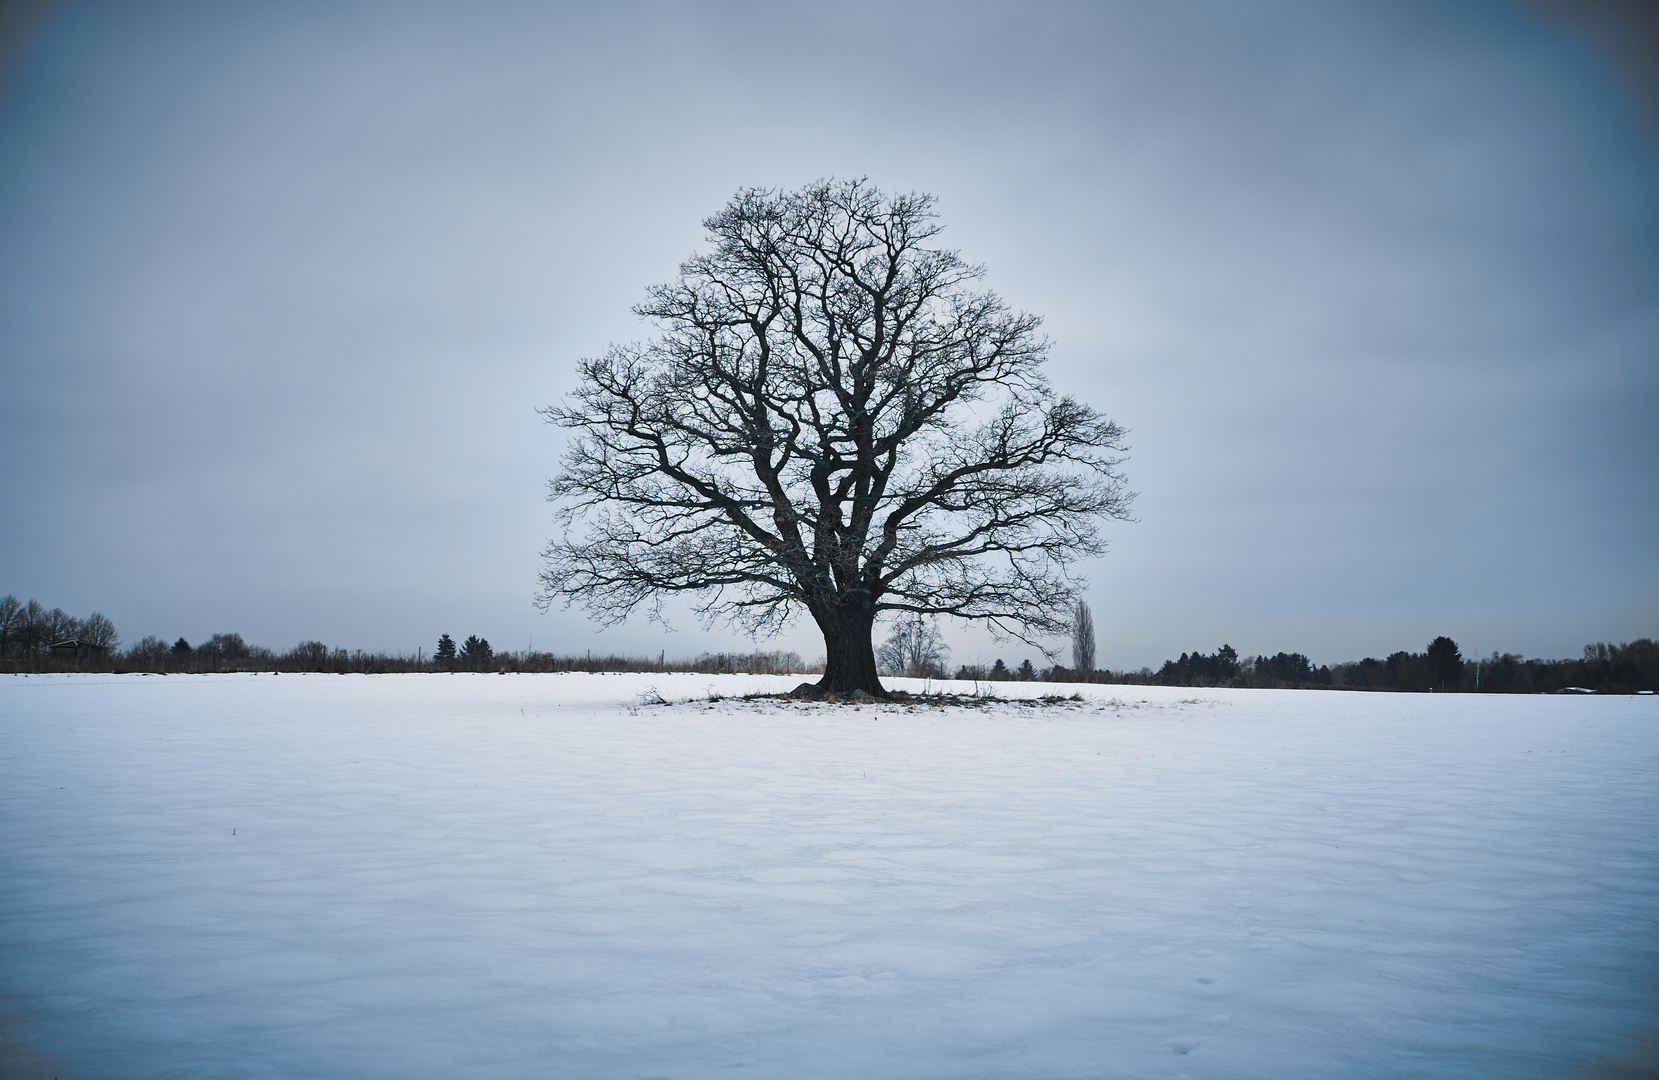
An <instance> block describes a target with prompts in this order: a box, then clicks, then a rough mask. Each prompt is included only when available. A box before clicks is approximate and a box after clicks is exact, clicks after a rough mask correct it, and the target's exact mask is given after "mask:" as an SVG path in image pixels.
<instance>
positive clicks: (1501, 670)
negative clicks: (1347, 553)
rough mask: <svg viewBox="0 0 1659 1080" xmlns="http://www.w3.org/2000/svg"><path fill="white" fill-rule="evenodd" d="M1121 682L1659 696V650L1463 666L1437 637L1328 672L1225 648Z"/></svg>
mask: <svg viewBox="0 0 1659 1080" xmlns="http://www.w3.org/2000/svg"><path fill="white" fill-rule="evenodd" d="M1115 674H1117V676H1118V678H1119V679H1120V680H1121V681H1124V682H1144V683H1151V684H1155V685H1161V686H1254V687H1277V688H1298V687H1305V688H1324V689H1344V690H1400V691H1407V692H1415V693H1425V692H1431V691H1432V692H1439V693H1483V694H1484V693H1491V694H1556V693H1563V692H1569V693H1570V692H1574V691H1577V692H1586V691H1588V692H1592V693H1598V694H1634V693H1639V692H1641V691H1644V690H1646V691H1659V643H1655V642H1653V641H1651V640H1649V639H1648V638H1638V639H1637V640H1635V641H1632V642H1628V643H1626V644H1623V645H1609V644H1606V643H1604V642H1597V643H1595V644H1593V645H1586V646H1584V655H1583V656H1582V657H1579V658H1576V659H1572V660H1536V659H1535V660H1523V659H1521V657H1519V656H1517V655H1515V654H1514V653H1497V652H1494V653H1493V654H1492V655H1491V656H1489V657H1486V658H1484V659H1465V658H1464V656H1463V654H1462V652H1461V651H1460V650H1459V649H1458V647H1457V642H1455V641H1453V640H1452V639H1451V638H1448V637H1437V638H1435V639H1434V640H1433V641H1431V642H1429V645H1428V648H1426V649H1424V650H1423V651H1422V652H1420V653H1414V652H1405V651H1401V652H1396V653H1391V654H1390V655H1389V656H1388V658H1387V659H1384V660H1378V659H1376V658H1374V657H1369V656H1368V657H1366V658H1365V659H1364V660H1355V661H1352V662H1350V663H1346V664H1337V665H1335V666H1334V667H1326V666H1324V665H1320V666H1319V667H1315V666H1314V665H1313V663H1312V662H1311V661H1310V660H1309V659H1308V658H1307V657H1306V656H1303V655H1302V654H1301V653H1279V654H1277V655H1275V656H1254V657H1245V658H1244V659H1242V660H1241V659H1239V655H1238V653H1237V652H1236V651H1235V650H1234V649H1233V647H1232V646H1231V645H1223V646H1222V647H1221V648H1219V649H1217V650H1216V651H1215V652H1214V653H1211V654H1205V653H1201V652H1197V651H1194V652H1191V653H1182V654H1181V658H1180V659H1179V660H1166V661H1165V662H1164V666H1163V667H1162V668H1160V669H1158V670H1157V671H1155V672H1154V671H1152V670H1151V669H1150V668H1147V669H1142V670H1141V671H1140V672H1137V673H1134V674H1132V675H1124V674H1122V673H1115Z"/></svg>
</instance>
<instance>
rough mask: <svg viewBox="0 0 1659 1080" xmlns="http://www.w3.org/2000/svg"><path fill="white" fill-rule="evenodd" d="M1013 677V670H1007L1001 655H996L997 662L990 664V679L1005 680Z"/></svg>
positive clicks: (995, 680)
mask: <svg viewBox="0 0 1659 1080" xmlns="http://www.w3.org/2000/svg"><path fill="white" fill-rule="evenodd" d="M1013 677H1014V674H1013V672H1011V671H1009V670H1008V665H1007V664H1005V663H1003V662H1002V657H1000V656H999V657H997V662H996V663H995V664H992V665H991V679H992V681H993V682H1007V681H1008V680H1009V679H1012V678H1013Z"/></svg>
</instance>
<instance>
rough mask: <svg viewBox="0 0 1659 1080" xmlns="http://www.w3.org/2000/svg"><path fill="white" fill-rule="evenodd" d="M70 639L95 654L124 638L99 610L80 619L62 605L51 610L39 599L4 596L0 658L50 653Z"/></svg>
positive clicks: (0, 602)
mask: <svg viewBox="0 0 1659 1080" xmlns="http://www.w3.org/2000/svg"><path fill="white" fill-rule="evenodd" d="M68 642H75V643H76V645H77V647H78V648H79V650H80V652H81V653H82V654H85V655H91V654H99V653H108V652H110V651H111V650H113V649H115V648H117V647H119V646H120V644H121V639H120V638H119V637H117V636H116V633H115V624H114V623H112V622H110V621H109V620H108V619H106V618H105V617H104V616H102V615H100V614H98V613H97V612H96V611H94V612H93V613H92V614H91V615H88V616H87V617H86V618H84V619H77V618H76V617H75V616H73V615H70V614H67V613H66V612H65V611H64V610H63V609H62V608H53V609H51V610H50V611H48V610H46V608H44V607H42V606H41V604H40V602H39V601H38V600H30V601H29V602H28V603H26V604H25V603H20V602H19V601H18V599H17V597H15V596H5V597H0V659H8V660H35V659H39V658H41V657H45V656H50V655H51V653H52V646H53V645H57V644H61V643H68ZM60 651H62V650H60Z"/></svg>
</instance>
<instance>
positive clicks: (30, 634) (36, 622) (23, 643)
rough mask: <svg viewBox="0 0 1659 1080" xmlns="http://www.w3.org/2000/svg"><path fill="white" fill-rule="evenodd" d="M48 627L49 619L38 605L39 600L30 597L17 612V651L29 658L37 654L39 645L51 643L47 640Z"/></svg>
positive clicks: (44, 610) (38, 653)
mask: <svg viewBox="0 0 1659 1080" xmlns="http://www.w3.org/2000/svg"><path fill="white" fill-rule="evenodd" d="M49 629H50V620H49V617H48V616H47V614H46V609H45V608H43V607H41V606H40V601H38V600H34V599H31V600H30V601H29V602H28V603H27V604H24V605H23V607H22V609H21V610H20V611H19V612H18V619H17V643H18V652H19V653H20V654H22V655H24V656H27V657H28V658H29V659H31V660H32V659H34V658H35V657H36V656H39V655H40V650H41V646H42V645H49V644H51V642H50V641H48V640H47V633H48V631H49Z"/></svg>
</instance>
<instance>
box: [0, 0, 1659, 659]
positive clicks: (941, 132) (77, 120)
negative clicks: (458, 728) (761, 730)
mask: <svg viewBox="0 0 1659 1080" xmlns="http://www.w3.org/2000/svg"><path fill="white" fill-rule="evenodd" d="M1587 40H1588V39H1585V38H1581V37H1580V36H1578V35H1577V34H1576V33H1575V32H1573V31H1572V30H1571V29H1570V28H1566V27H1562V26H1558V25H1555V24H1552V23H1549V22H1546V21H1542V20H1541V19H1539V18H1538V17H1536V16H1534V15H1533V14H1531V13H1530V12H1529V11H1528V10H1526V9H1522V8H1519V7H1515V6H1511V5H1509V4H1507V3H1441V2H1437V3H1432V4H1429V3H1423V4H1416V3H1377V4H1363V3H1356V4H1329V3H1323V2H1317V3H1306V4H1271V3H1252V4H1248V5H1240V4H1231V3H1216V4H1186V3H1175V4H1123V5H1109V4H1078V5H1062V4H1037V5H1033V4H1025V3H1019V4H1015V3H1007V4H993V3H988V4H977V5H976V4H962V3H939V4H914V5H905V4H891V3H880V4H872V5H870V6H867V7H858V6H856V5H845V4H772V3H757V4H752V5H749V4H714V3H707V4H695V5H692V4H663V5H626V4H607V5H597V4H595V5H577V4H571V5H566V6H558V5H540V4H524V5H479V4H473V3H469V4H454V5H430V6H419V5H411V4H406V3H398V4H385V5H378V4H335V3H316V4H303V3H270V4H236V5H227V4H217V3H205V2H204V3H200V4H188V3H146V4H126V3H73V2H72V3H68V4H65V5H60V6H58V7H56V8H55V9H52V10H50V11H49V12H47V14H46V15H45V16H44V18H42V20H41V21H40V22H39V24H38V26H37V27H36V29H35V32H34V33H33V35H32V36H30V37H28V38H27V39H26V40H24V41H23V42H22V45H21V47H20V48H18V49H16V50H15V55H14V57H13V59H12V63H11V70H10V72H9V74H8V83H7V85H6V87H5V91H4V92H5V98H4V99H3V102H0V520H3V521H4V527H3V529H0V594H4V593H7V592H11V593H15V594H17V595H18V596H19V597H21V598H25V599H26V598H28V597H31V596H33V597H35V598H38V599H39V600H41V601H42V602H43V603H45V604H46V605H47V606H49V607H51V606H62V607H64V608H65V609H66V610H69V611H70V612H71V613H74V614H81V615H84V614H86V613H87V612H89V611H91V610H93V609H97V610H100V611H102V612H104V613H105V614H107V615H109V616H110V617H111V618H112V619H114V621H115V623H116V625H117V627H118V628H119V630H120V631H121V634H122V636H123V638H124V639H125V640H126V641H128V642H132V641H136V640H137V639H138V638H139V637H141V636H143V635H145V634H157V635H162V636H164V637H167V638H172V637H176V636H179V635H184V636H186V637H187V638H189V639H191V640H192V641H195V640H198V639H200V638H202V637H205V636H207V635H209V634H211V633H214V632H219V631H236V632H239V633H241V634H242V635H243V636H244V637H245V638H247V639H248V640H249V641H250V642H254V643H258V644H264V645H268V646H271V647H274V648H279V649H282V648H287V647H289V646H291V645H293V644H294V643H295V642H297V641H299V640H301V639H302V638H315V639H320V640H322V641H324V642H326V643H328V644H329V645H331V646H344V647H349V648H366V649H396V650H413V649H414V648H415V647H416V646H422V647H424V648H426V649H427V650H428V651H430V649H431V647H432V644H433V642H435V641H436V639H437V637H438V635H439V633H441V632H446V631H447V632H449V633H451V634H453V635H456V636H457V637H464V636H465V635H467V634H472V633H477V634H480V635H482V636H484V637H486V638H488V639H489V640H490V641H491V643H492V644H494V645H495V647H496V648H497V649H509V648H510V649H522V648H524V647H526V645H528V644H530V643H531V642H532V641H533V642H534V645H535V647H536V648H537V649H552V650H556V651H560V652H569V651H580V650H584V649H587V648H590V647H591V648H594V649H596V650H599V649H603V650H606V651H612V650H616V651H625V652H649V653H652V654H654V653H656V652H657V651H658V650H659V649H666V650H667V651H668V652H669V653H670V654H671V655H673V654H676V653H678V654H690V653H695V652H698V651H702V650H704V649H708V648H717V647H733V646H737V645H746V642H744V641H743V640H742V639H740V638H738V637H736V636H735V635H733V634H732V633H730V632H726V631H716V632H713V633H705V632H704V631H703V630H702V629H701V628H700V627H699V626H698V624H697V623H696V622H695V620H693V619H690V618H685V619H681V620H678V621H677V622H676V624H675V626H676V630H677V632H676V633H665V632H664V631H663V630H662V629H661V628H659V627H657V626H655V625H653V624H649V623H645V622H643V621H641V622H636V623H630V624H628V625H627V626H625V627H622V628H619V629H613V630H608V631H606V632H604V633H603V634H599V633H597V632H596V628H595V627H594V626H593V625H592V624H591V623H589V622H588V621H587V620H586V619H585V618H584V616H583V615H582V614H581V613H580V612H579V611H575V610H572V611H564V612H561V611H558V610H555V611H553V612H551V613H548V614H545V615H544V614H541V613H538V612H536V611H535V610H534V609H533V608H532V606H531V598H532V595H533V593H534V591H535V587H536V583H535V577H536V573H537V570H538V569H539V566H540V562H539V557H538V552H539V551H540V549H541V547H542V545H543V544H544V542H545V541H546V540H547V538H548V537H549V536H550V535H551V533H552V530H553V524H552V521H551V508H550V507H549V506H548V505H547V504H546V503H545V502H544V501H543V497H544V483H545V480H546V478H547V477H548V476H550V475H551V474H552V473H553V472H554V471H555V470H556V468H557V462H558V454H559V450H560V446H561V438H560V434H559V433H558V432H557V431H556V430H554V429H552V428H549V427H547V426H545V425H544V424H543V423H542V422H541V420H540V417H538V415H537V414H536V411H535V410H536V409H537V407H539V406H542V405H546V404H549V403H551V402H554V401H557V400H558V399H559V398H560V396H561V395H562V394H563V393H564V392H565V391H567V390H568V389H569V388H570V386H571V385H572V377H573V372H574V369H575V365H576V363H577V361H578V359H579V358H581V357H584V356H592V355H595V354H597V353H599V352H601V351H602V350H603V349H604V348H605V345H606V344H607V343H608V342H612V341H626V340H632V339H635V338H638V337H640V336H642V335H643V334H645V333H647V332H648V328H647V327H645V326H643V325H642V324H641V323H640V322H639V321H638V320H637V319H636V318H635V317H634V316H633V315H632V314H631V313H630V310H629V309H630V307H631V306H632V305H633V304H634V303H636V302H637V301H638V300H639V299H640V298H641V296H642V293H643V290H644V288H645V286H647V285H649V284H651V283H653V282H658V281H662V280H666V279H668V278H670V277H672V276H673V274H674V273H675V270H676V267H677V265H678V263H679V262H680V260H681V259H683V258H684V257H685V256H686V255H688V254H689V253H691V252H692V251H693V250H694V249H696V248H697V247H698V245H699V244H700V242H701V239H702V230H701V226H700V224H699V223H700V222H701V220H702V219H703V218H704V217H706V216H708V215H709V214H711V213H713V212H714V211H716V210H718V209H719V208H720V207H721V205H722V204H723V203H724V202H725V201H726V200H727V199H728V198H730V197H731V195H732V194H733V192H735V191H736V190H737V189H738V188H739V187H742V186H746V185H785V186H797V185H800V184H802V183H805V182H807V181H810V180H812V179H814V178H818V177H828V176H842V177H846V176H865V175H867V176H869V177H870V179H871V180H872V181H873V182H874V183H876V184H877V185H879V186H881V187H884V188H890V189H900V190H923V191H929V192H932V193H934V194H935V195H937V196H938V198H939V212H940V215H941V219H942V221H943V222H944V224H945V226H946V233H945V240H946V242H948V243H949V244H950V245H952V246H955V247H957V248H959V249H960V250H961V251H962V252H963V253H964V255H965V256H966V257H968V258H969V259H971V260H974V261H978V262H983V263H985V264H986V265H987V267H988V276H987V279H986V280H987V284H988V285H990V286H991V287H992V288H995V289H996V290H998V291H999V292H1000V293H1002V295H1003V296H1004V297H1006V298H1007V299H1008V300H1009V301H1010V302H1011V303H1013V304H1015V305H1016V306H1019V307H1023V308H1026V309H1028V310H1030V311H1033V312H1035V313H1037V314H1039V315H1042V316H1043V317H1044V318H1045V320H1046V324H1045V328H1046V330H1047V332H1048V334H1049V335H1050V336H1051V337H1052V339H1053V340H1054V342H1055V348H1054V352H1053V359H1052V361H1051V369H1050V372H1051V376H1052V379H1053V381H1054V383H1055V384H1056V386H1057V387H1058V388H1059V389H1061V390H1062V391H1065V392H1070V393H1074V394H1077V395H1078V396H1081V397H1083V398H1084V399H1085V400H1087V401H1089V402H1090V403H1091V404H1093V405H1094V406H1096V407H1097V408H1099V409H1101V410H1102V411H1104V412H1106V413H1107V414H1108V415H1110V416H1112V417H1113V418H1114V419H1116V420H1118V421H1119V422H1120V423H1122V424H1124V425H1125V426H1126V427H1128V428H1129V429H1130V431H1131V436H1130V440H1129V441H1130V442H1131V444H1132V447H1133V450H1132V456H1131V459H1130V461H1129V462H1128V465H1127V472H1128V475H1129V477H1130V482H1131V485H1132V486H1133V487H1134V488H1135V489H1136V490H1137V491H1139V492H1140V493H1141V494H1140V498H1139V500H1138V501H1137V503H1136V517H1137V518H1138V520H1137V521H1136V522H1134V523H1128V524H1123V525H1114V526H1112V528H1111V533H1110V535H1111V536H1112V538H1113V548H1112V551H1111V552H1110V553H1109V554H1108V555H1107V556H1106V557H1104V558H1103V559H1101V560H1098V561H1097V562H1094V563H1092V564H1091V565H1090V566H1089V567H1088V568H1087V569H1088V576H1089V578H1090V587H1089V591H1088V594H1087V595H1088V599H1089V600H1090V601H1091V602H1092V605H1093V607H1094V610H1095V613H1096V621H1097V625H1098V629H1099V638H1100V661H1101V663H1102V664H1103V665H1105V666H1113V667H1130V668H1133V667H1139V666H1141V665H1143V664H1151V665H1154V666H1155V665H1157V664H1158V663H1160V662H1161V661H1162V660H1164V659H1166V658H1168V657H1172V656H1174V655H1176V654H1178V653H1180V652H1182V651H1184V650H1190V649H1194V648H1198V649H1202V650H1205V651H1210V650H1213V649H1214V648H1216V647H1217V646H1219V645H1221V644H1222V643H1223V642H1229V643H1231V644H1232V645H1234V646H1235V647H1236V648H1237V649H1239V651H1240V652H1241V653H1244V654H1249V653H1254V652H1277V651H1279V650H1287V651H1300V652H1304V653H1307V654H1308V655H1309V656H1311V657H1312V658H1313V659H1314V660H1315V662H1324V663H1334V662H1338V661H1342V660H1349V659H1357V658H1359V657H1361V656H1365V655H1375V656H1383V655H1386V654H1387V653H1389V652H1392V651H1394V650H1396V649H1402V648H1409V649H1413V650H1421V649H1422V648H1423V647H1424V645H1425V644H1426V643H1427V642H1428V640H1429V639H1430V638H1431V637H1433V636H1435V635H1437V634H1449V635H1451V636H1452V637H1454V638H1455V639H1456V640H1457V641H1458V643H1459V644H1460V645H1462V646H1463V649H1464V652H1465V653H1466V654H1470V653H1475V652H1479V653H1483V654H1484V653H1487V652H1490V651H1491V650H1494V649H1498V650H1503V651H1514V652H1521V653H1525V654H1528V655H1541V656H1566V655H1575V654H1577V653H1578V651H1579V650H1580V648H1581V647H1582V646H1583V645H1584V644H1585V643H1586V642H1588V641H1593V640H1620V641H1622V640H1627V639H1630V638H1634V637H1638V636H1659V422H1656V413H1659V160H1656V153H1655V147H1654V145H1653V143H1652V142H1651V141H1649V139H1648V137H1647V136H1645V135H1644V129H1643V127H1642V121H1641V118H1640V116H1639V113H1638V108H1637V106H1636V105H1635V104H1633V100H1632V99H1631V98H1630V97H1628V96H1627V95H1626V93H1625V90H1624V87H1623V86H1622V84H1621V83H1619V82H1618V81H1617V78H1616V76H1615V74H1614V72H1613V70H1612V69H1610V68H1608V67H1607V66H1605V65H1604V64H1603V62H1602V61H1601V59H1600V58H1599V56H1598V54H1597V53H1596V52H1595V51H1594V50H1593V48H1592V47H1591V46H1590V45H1589V44H1587ZM949 639H950V640H951V641H952V642H953V643H954V645H955V654H954V659H955V660H957V661H967V660H973V659H990V658H991V657H994V656H1005V657H1007V658H1008V659H1009V660H1010V662H1014V661H1016V660H1017V659H1019V658H1023V657H1025V656H1027V655H1034V654H1033V650H1031V649H1029V648H1026V647H1024V646H1010V645H997V644H996V643H994V642H990V641H989V640H988V639H986V638H984V637H983V636H982V635H977V634H972V633H968V632H965V631H962V630H960V629H955V628H953V629H951V630H950V631H949ZM773 644H781V645H783V646H785V647H793V648H797V649H799V650H800V651H801V652H802V653H803V654H805V655H807V656H808V657H811V656H812V655H815V654H818V653H821V652H822V644H821V639H819V638H817V636H816V631H815V629H814V628H813V627H812V625H811V623H810V621H809V620H802V621H801V622H800V623H799V624H798V625H797V628H796V629H795V630H794V631H792V632H790V633H787V634H786V635H784V637H783V638H781V639H779V640H778V641H776V642H774V643H773ZM1034 659H1039V660H1040V657H1035V656H1034Z"/></svg>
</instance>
